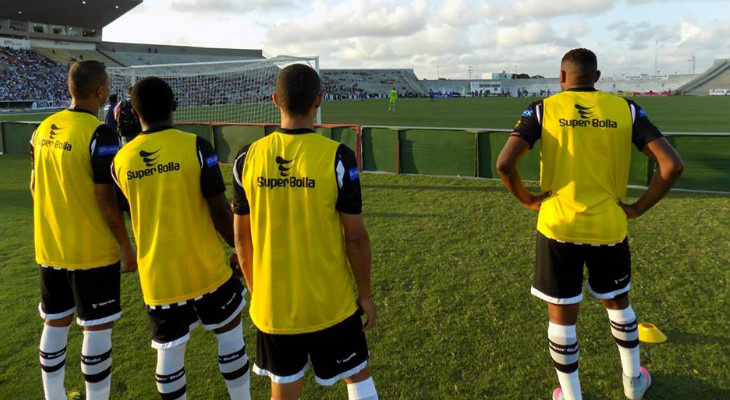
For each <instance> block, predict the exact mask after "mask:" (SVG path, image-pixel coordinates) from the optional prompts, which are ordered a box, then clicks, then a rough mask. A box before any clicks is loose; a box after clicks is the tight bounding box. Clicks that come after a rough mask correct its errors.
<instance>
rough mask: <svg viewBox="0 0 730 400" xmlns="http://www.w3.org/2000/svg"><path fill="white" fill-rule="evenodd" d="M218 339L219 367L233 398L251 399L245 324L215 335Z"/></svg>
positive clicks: (239, 399)
mask: <svg viewBox="0 0 730 400" xmlns="http://www.w3.org/2000/svg"><path fill="white" fill-rule="evenodd" d="M215 337H216V340H218V368H219V369H220V371H221V374H222V375H223V379H225V381H226V387H227V388H228V394H229V395H230V396H231V399H232V400H250V399H251V394H250V381H249V380H250V375H249V368H248V356H247V355H246V344H245V343H244V341H243V326H242V325H241V324H240V323H239V324H238V326H237V327H235V328H233V329H231V330H230V331H228V332H223V333H219V334H216V335H215Z"/></svg>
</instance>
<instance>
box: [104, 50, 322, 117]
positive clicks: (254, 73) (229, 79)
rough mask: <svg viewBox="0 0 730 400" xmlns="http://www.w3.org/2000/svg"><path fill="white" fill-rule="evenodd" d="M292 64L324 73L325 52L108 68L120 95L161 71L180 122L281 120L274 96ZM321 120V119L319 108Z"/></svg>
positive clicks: (158, 74)
mask: <svg viewBox="0 0 730 400" xmlns="http://www.w3.org/2000/svg"><path fill="white" fill-rule="evenodd" d="M291 64H307V65H309V66H310V67H312V68H314V69H315V70H316V71H317V73H319V57H292V56H278V57H274V58H268V59H261V60H244V61H223V62H210V63H191V64H165V65H143V66H133V67H114V68H107V71H108V72H109V75H110V77H111V93H116V94H117V95H118V96H119V97H120V99H123V98H125V97H126V96H127V93H128V90H129V87H131V86H132V85H134V83H135V82H137V81H138V80H140V79H142V78H144V77H148V76H156V77H159V78H162V79H164V80H165V81H166V82H167V83H168V84H169V85H170V86H171V87H172V91H173V93H174V94H175V99H176V101H177V111H176V112H175V115H174V120H175V122H176V123H180V122H234V123H239V122H246V123H266V124H269V123H278V122H280V121H279V111H278V109H277V108H276V107H275V106H274V103H273V101H272V100H271V95H272V94H273V93H274V83H275V80H276V75H277V74H278V73H279V71H280V70H281V69H283V68H284V67H286V66H288V65H291ZM316 122H317V123H320V122H321V118H320V114H319V112H318V113H317V121H316Z"/></svg>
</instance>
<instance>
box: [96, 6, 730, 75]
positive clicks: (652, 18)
mask: <svg viewBox="0 0 730 400" xmlns="http://www.w3.org/2000/svg"><path fill="white" fill-rule="evenodd" d="M103 35H104V36H103V38H104V40H106V41H114V42H131V43H151V44H168V45H181V46H200V47H222V48H237V49H263V50H264V52H265V54H266V55H267V56H276V55H296V56H312V55H316V56H319V57H320V68H324V69H328V68H413V69H415V72H416V74H417V75H418V77H419V78H426V79H436V78H437V77H441V78H447V79H467V78H469V76H470V75H469V74H470V71H471V77H472V78H482V77H488V76H489V75H490V74H491V73H492V72H499V71H508V72H519V73H527V74H530V75H531V76H532V75H536V74H539V75H542V76H545V77H556V76H558V73H559V62H560V58H561V57H562V55H563V54H564V53H565V52H566V51H568V50H570V49H571V48H575V47H587V48H589V49H591V50H593V51H594V52H595V53H596V55H597V56H598V63H599V69H601V70H602V72H603V74H604V76H620V75H638V74H659V75H665V74H675V73H680V74H686V73H689V72H690V71H691V68H692V61H691V60H692V58H693V57H694V59H695V72H696V73H701V72H702V71H704V70H705V69H707V68H708V67H709V66H710V65H711V64H712V62H713V61H714V60H715V59H716V58H730V0H714V1H713V0H707V1H700V0H696V1H674V0H559V1H551V0H487V1H472V0H442V1H435V0H343V1H331V0H318V1H302V0H144V2H143V3H142V4H141V5H140V6H137V7H136V8H135V9H133V10H132V11H130V12H128V13H127V14H125V15H123V16H122V17H121V18H119V19H118V20H116V21H114V22H113V23H112V24H110V25H109V26H107V27H106V28H105V29H104V32H103ZM655 54H656V62H655Z"/></svg>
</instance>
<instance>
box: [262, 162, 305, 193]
mask: <svg viewBox="0 0 730 400" xmlns="http://www.w3.org/2000/svg"><path fill="white" fill-rule="evenodd" d="M274 161H275V162H276V166H277V169H278V170H279V175H280V176H281V178H267V177H265V176H260V177H258V179H256V182H257V183H258V185H259V187H265V188H269V189H276V188H310V189H314V187H315V185H316V182H315V180H314V179H312V178H309V177H306V176H305V177H301V178H300V177H297V176H290V175H291V173H292V169H294V161H296V158H292V159H291V160H288V159H286V158H284V157H281V156H276V159H274Z"/></svg>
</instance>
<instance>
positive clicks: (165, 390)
mask: <svg viewBox="0 0 730 400" xmlns="http://www.w3.org/2000/svg"><path fill="white" fill-rule="evenodd" d="M155 380H156V381H157V391H158V392H159V393H160V397H162V400H186V399H187V394H186V389H187V379H186V377H185V344H184V343H183V344H181V345H178V346H174V347H171V348H168V349H158V350H157V369H156V373H155Z"/></svg>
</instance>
